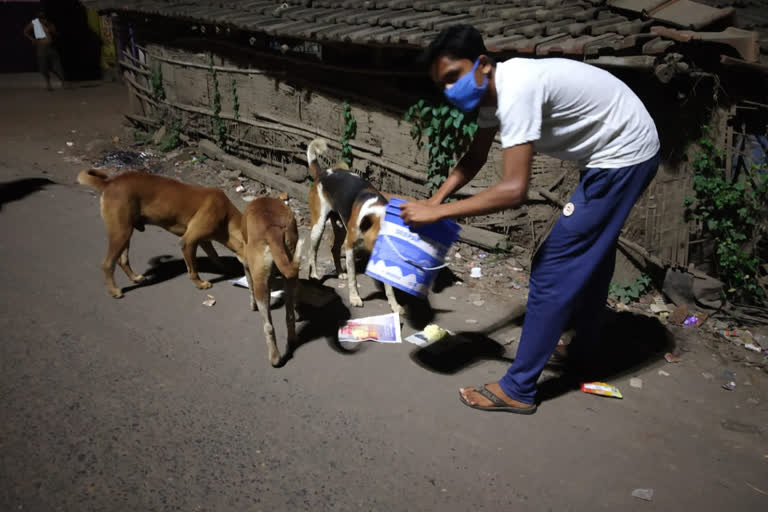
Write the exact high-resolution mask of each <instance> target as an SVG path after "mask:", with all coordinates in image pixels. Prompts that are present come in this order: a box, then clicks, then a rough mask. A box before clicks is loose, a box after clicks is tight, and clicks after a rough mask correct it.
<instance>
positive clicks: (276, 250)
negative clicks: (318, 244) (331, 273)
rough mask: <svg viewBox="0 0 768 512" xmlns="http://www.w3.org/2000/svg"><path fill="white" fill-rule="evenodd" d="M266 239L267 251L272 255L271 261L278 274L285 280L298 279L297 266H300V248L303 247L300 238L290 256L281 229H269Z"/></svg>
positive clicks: (302, 241)
mask: <svg viewBox="0 0 768 512" xmlns="http://www.w3.org/2000/svg"><path fill="white" fill-rule="evenodd" d="M266 238H267V244H268V245H269V250H270V252H271V253H272V259H273V260H274V262H275V265H276V266H277V269H278V270H279V271H280V273H281V274H283V276H284V277H285V278H286V279H296V278H298V277H299V266H300V264H301V248H302V246H303V245H304V240H303V239H301V238H300V239H299V240H298V242H296V247H294V249H293V254H291V250H290V248H289V247H288V244H286V240H285V236H284V232H283V230H282V229H280V228H278V227H274V228H271V229H269V230H268V231H267V236H266Z"/></svg>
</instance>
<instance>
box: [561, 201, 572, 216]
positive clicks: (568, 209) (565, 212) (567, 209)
mask: <svg viewBox="0 0 768 512" xmlns="http://www.w3.org/2000/svg"><path fill="white" fill-rule="evenodd" d="M563 215H565V216H566V217H570V216H571V215H573V203H568V204H566V205H565V206H563Z"/></svg>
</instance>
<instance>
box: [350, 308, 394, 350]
mask: <svg viewBox="0 0 768 512" xmlns="http://www.w3.org/2000/svg"><path fill="white" fill-rule="evenodd" d="M339 341H349V342H360V341H376V342H379V343H402V342H403V340H402V338H401V337H400V315H399V314H398V313H390V314H388V315H378V316H369V317H365V318H354V319H352V320H349V321H348V322H347V323H346V325H344V326H343V327H341V328H340V329H339Z"/></svg>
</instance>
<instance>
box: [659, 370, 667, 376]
mask: <svg viewBox="0 0 768 512" xmlns="http://www.w3.org/2000/svg"><path fill="white" fill-rule="evenodd" d="M659 375H661V376H662V377H669V373H667V372H665V371H664V370H659Z"/></svg>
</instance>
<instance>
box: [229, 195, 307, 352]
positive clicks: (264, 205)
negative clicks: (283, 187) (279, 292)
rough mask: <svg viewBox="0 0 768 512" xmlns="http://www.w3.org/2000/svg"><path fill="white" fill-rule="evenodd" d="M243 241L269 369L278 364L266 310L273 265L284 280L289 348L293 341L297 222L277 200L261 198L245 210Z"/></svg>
mask: <svg viewBox="0 0 768 512" xmlns="http://www.w3.org/2000/svg"><path fill="white" fill-rule="evenodd" d="M242 233H243V238H244V239H245V261H244V262H243V267H244V268H245V277H246V279H247V280H248V287H249V288H250V289H251V309H256V306H258V308H259V311H260V312H261V316H262V317H263V318H264V336H265V338H266V341H267V347H268V349H269V362H270V363H272V366H277V365H278V364H279V363H280V351H279V350H278V349H277V344H276V343H275V328H274V327H273V326H272V314H271V312H270V310H269V298H270V295H269V276H270V273H271V271H272V264H273V263H274V265H275V266H276V267H277V269H278V270H279V271H280V273H281V274H283V277H285V323H286V326H287V327H288V345H289V346H290V345H291V344H292V343H293V342H294V341H295V339H296V316H295V312H294V308H295V307H296V292H297V288H298V283H299V262H300V257H301V241H300V240H299V231H298V229H297V227H296V219H295V218H294V216H293V212H292V211H291V209H290V208H288V206H286V204H285V203H284V202H283V201H281V200H280V199H275V198H272V197H260V198H257V199H254V200H253V201H251V202H250V203H248V206H247V207H246V208H245V213H244V214H243V219H242Z"/></svg>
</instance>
